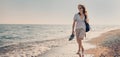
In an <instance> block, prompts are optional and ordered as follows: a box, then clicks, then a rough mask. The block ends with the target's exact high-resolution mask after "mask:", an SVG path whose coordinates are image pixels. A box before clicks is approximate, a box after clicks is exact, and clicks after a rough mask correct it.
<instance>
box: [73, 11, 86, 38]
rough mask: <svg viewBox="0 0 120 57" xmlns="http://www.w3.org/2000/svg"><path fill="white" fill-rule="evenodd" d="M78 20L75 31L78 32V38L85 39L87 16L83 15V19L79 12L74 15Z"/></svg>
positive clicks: (76, 20)
mask: <svg viewBox="0 0 120 57" xmlns="http://www.w3.org/2000/svg"><path fill="white" fill-rule="evenodd" d="M73 19H74V20H75V22H76V24H75V32H76V38H80V39H81V40H83V39H84V37H85V34H86V32H85V28H86V26H85V22H84V20H85V16H84V17H83V19H81V18H80V15H79V14H78V13H77V14H75V15H74V18H73Z"/></svg>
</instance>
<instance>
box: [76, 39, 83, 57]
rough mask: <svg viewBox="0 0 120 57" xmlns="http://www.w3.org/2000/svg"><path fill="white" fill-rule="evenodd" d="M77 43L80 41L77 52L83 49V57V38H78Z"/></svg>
mask: <svg viewBox="0 0 120 57" xmlns="http://www.w3.org/2000/svg"><path fill="white" fill-rule="evenodd" d="M77 43H78V48H79V49H78V52H77V54H79V52H80V49H82V57H84V48H83V45H82V40H81V38H77Z"/></svg>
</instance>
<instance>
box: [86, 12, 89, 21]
mask: <svg viewBox="0 0 120 57" xmlns="http://www.w3.org/2000/svg"><path fill="white" fill-rule="evenodd" d="M85 15H86V17H87V18H86V22H87V23H89V19H88V13H87V11H86V13H85Z"/></svg>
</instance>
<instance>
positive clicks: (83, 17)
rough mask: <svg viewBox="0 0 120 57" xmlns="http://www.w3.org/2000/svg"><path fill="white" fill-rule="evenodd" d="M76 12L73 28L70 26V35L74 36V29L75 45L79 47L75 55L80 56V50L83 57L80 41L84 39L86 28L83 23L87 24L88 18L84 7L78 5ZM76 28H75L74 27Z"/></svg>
mask: <svg viewBox="0 0 120 57" xmlns="http://www.w3.org/2000/svg"><path fill="white" fill-rule="evenodd" d="M78 10H79V12H78V13H77V14H75V15H74V18H73V19H74V21H73V26H72V34H74V28H75V32H76V39H77V43H78V46H79V49H78V52H77V54H80V53H79V52H80V50H81V51H82V57H84V48H83V45H82V40H83V39H84V37H85V35H86V31H85V30H86V26H85V21H86V22H87V23H88V18H87V17H88V16H87V11H86V9H85V7H84V5H81V4H79V5H78ZM75 26H76V27H75Z"/></svg>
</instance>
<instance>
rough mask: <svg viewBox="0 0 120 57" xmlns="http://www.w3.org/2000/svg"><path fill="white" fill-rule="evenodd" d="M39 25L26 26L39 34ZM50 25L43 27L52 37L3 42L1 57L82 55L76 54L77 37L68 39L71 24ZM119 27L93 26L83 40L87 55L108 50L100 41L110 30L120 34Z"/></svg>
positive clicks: (64, 56) (88, 56)
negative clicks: (102, 49) (57, 26)
mask: <svg viewBox="0 0 120 57" xmlns="http://www.w3.org/2000/svg"><path fill="white" fill-rule="evenodd" d="M22 26H23V25H22ZM42 26H43V25H42ZM44 26H45V25H44ZM47 26H48V25H47ZM31 27H32V29H33V28H34V30H32V29H31ZM36 27H37V28H36ZM38 27H40V28H39V29H41V26H38V25H37V26H34V27H33V26H28V25H27V26H24V28H25V31H26V29H27V30H28V32H30V31H35V32H36V33H38V34H39V32H41V31H39V30H38ZM49 27H50V28H49ZM49 27H47V28H46V26H45V27H42V28H44V29H47V30H45V31H46V32H47V31H48V32H47V33H50V35H47V34H45V35H47V36H50V37H47V38H45V39H44V40H43V37H42V35H41V36H40V38H39V37H38V38H33V39H31V38H29V39H28V38H27V39H26V38H25V39H24V38H23V39H21V40H20V39H19V40H20V41H17V40H18V39H17V40H16V39H13V40H14V41H15V42H12V43H11V42H10V43H11V44H5V45H3V44H2V45H3V46H2V47H0V57H80V56H79V55H78V54H76V52H77V49H78V45H77V42H76V38H74V39H73V40H72V41H68V39H69V36H70V34H71V33H70V30H71V28H70V26H68V27H67V28H64V29H61V28H63V27H64V26H59V29H58V28H56V25H55V26H53V25H52V27H51V26H50V25H49ZM53 27H54V30H53ZM20 28H21V27H20ZM118 28H120V27H118V26H101V27H100V26H98V27H96V26H95V27H94V29H93V28H92V30H91V31H90V32H88V33H87V34H86V35H87V36H86V38H84V40H83V46H84V48H85V57H95V56H99V55H100V54H101V53H99V52H100V51H101V48H104V49H105V50H106V49H107V48H105V47H101V45H100V47H99V43H103V42H102V41H101V40H102V39H105V38H106V35H107V36H108V35H109V33H110V32H109V31H112V32H113V33H111V34H110V35H114V34H115V33H117V34H120V33H119V32H116V31H119V30H118ZM17 29H18V27H17ZM48 29H49V30H48ZM55 29H56V30H58V31H59V30H60V29H61V30H60V31H59V32H58V31H56V30H55ZM65 29H66V31H63V30H65ZM68 29H69V30H68ZM10 31H11V30H10ZM37 31H39V32H37ZM53 31H54V32H53ZM68 31H69V32H68ZM114 31H115V32H114ZM7 32H8V31H7ZM13 32H14V31H13ZM35 32H34V33H35ZM46 32H45V33H46ZM55 32H56V33H55ZM36 33H35V35H36ZM42 33H43V32H42ZM52 33H53V34H52ZM63 33H64V34H63ZM4 34H5V33H4ZM56 34H60V35H58V36H57V37H56ZM61 34H62V35H61ZM24 35H25V34H24ZM31 35H32V34H31ZM33 35H34V34H33ZM54 35H55V36H54ZM64 35H66V36H64ZM43 36H44V35H43ZM62 36H64V37H62ZM115 36H116V35H115ZM2 37H3V36H2ZM53 37H54V38H53ZM101 37H102V38H101ZM110 37H112V36H110ZM108 38H109V37H108ZM2 39H3V38H2ZM96 39H97V40H96ZM4 40H5V39H4ZM7 40H8V38H7ZM10 40H11V39H10ZM22 40H27V41H22ZM28 40H29V41H28ZM30 40H32V41H30ZM33 40H34V41H33ZM98 40H100V41H98ZM106 41H107V40H106ZM97 48H98V49H97ZM95 49H96V50H95ZM107 50H108V49H107ZM95 52H98V53H97V54H99V55H96V54H95Z"/></svg>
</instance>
